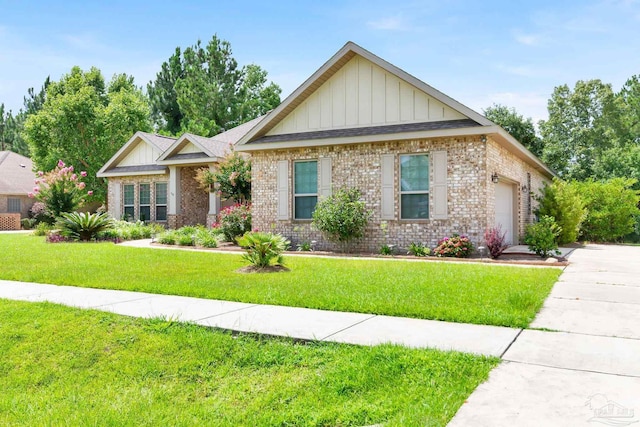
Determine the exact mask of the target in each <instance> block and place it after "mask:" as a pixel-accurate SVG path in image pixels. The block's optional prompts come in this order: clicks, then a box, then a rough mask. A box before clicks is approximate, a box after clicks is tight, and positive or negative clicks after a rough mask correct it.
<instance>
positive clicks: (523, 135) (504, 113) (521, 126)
mask: <svg viewBox="0 0 640 427" xmlns="http://www.w3.org/2000/svg"><path fill="white" fill-rule="evenodd" d="M482 114H484V116H485V117H486V118H488V119H489V120H491V121H492V122H494V123H496V124H497V125H499V126H501V127H502V128H503V129H504V130H506V131H507V132H509V134H511V136H513V137H514V138H515V139H517V140H518V141H519V142H520V143H521V144H522V145H524V146H525V147H527V148H528V149H529V151H531V152H532V153H533V154H535V155H536V156H538V157H540V156H541V155H542V147H543V144H542V139H541V138H540V137H539V136H538V135H536V128H535V127H534V125H533V120H531V118H530V117H529V118H527V119H525V118H524V117H523V116H522V115H520V114H518V112H517V111H516V110H515V108H508V107H506V106H504V105H499V104H493V105H492V106H491V107H489V108H487V109H486V110H483V112H482Z"/></svg>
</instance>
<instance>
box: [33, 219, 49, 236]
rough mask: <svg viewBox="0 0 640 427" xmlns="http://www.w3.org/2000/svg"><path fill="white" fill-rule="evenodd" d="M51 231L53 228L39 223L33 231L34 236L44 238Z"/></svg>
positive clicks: (45, 223) (47, 224)
mask: <svg viewBox="0 0 640 427" xmlns="http://www.w3.org/2000/svg"><path fill="white" fill-rule="evenodd" d="M52 229H53V226H52V225H51V224H49V223H47V222H44V221H43V222H40V223H38V225H36V228H34V230H33V235H34V236H46V235H47V234H49V231H51V230H52Z"/></svg>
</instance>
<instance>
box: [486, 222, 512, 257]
mask: <svg viewBox="0 0 640 427" xmlns="http://www.w3.org/2000/svg"><path fill="white" fill-rule="evenodd" d="M506 236H507V232H506V231H502V227H501V226H498V227H492V228H489V229H488V230H486V231H485V232H484V242H485V243H486V245H487V250H488V251H489V255H490V256H491V258H493V259H496V258H498V257H499V256H500V255H502V252H503V251H504V250H505V249H507V247H508V246H509V245H507V244H506V243H505V242H504V240H505V238H506Z"/></svg>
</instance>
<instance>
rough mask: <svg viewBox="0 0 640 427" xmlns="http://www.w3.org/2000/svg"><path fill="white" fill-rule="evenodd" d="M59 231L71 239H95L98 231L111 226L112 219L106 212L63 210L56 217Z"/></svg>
mask: <svg viewBox="0 0 640 427" xmlns="http://www.w3.org/2000/svg"><path fill="white" fill-rule="evenodd" d="M58 226H59V227H60V233H61V234H62V235H63V236H65V237H68V238H69V239H71V240H83V241H87V240H91V239H95V238H96V237H97V235H98V233H99V232H100V231H102V230H106V229H109V228H111V227H112V220H111V218H110V217H109V215H107V214H106V213H102V214H98V213H94V214H92V213H88V212H70V213H69V212H63V213H61V214H60V218H58Z"/></svg>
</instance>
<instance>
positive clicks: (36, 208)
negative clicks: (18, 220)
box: [29, 202, 53, 224]
mask: <svg viewBox="0 0 640 427" xmlns="http://www.w3.org/2000/svg"><path fill="white" fill-rule="evenodd" d="M29 218H32V219H34V220H35V221H36V224H39V223H41V222H43V221H44V222H48V223H50V224H53V220H52V218H51V216H50V215H49V214H48V213H47V206H46V205H45V204H44V203H42V202H35V203H34V204H33V205H32V206H31V209H29Z"/></svg>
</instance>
